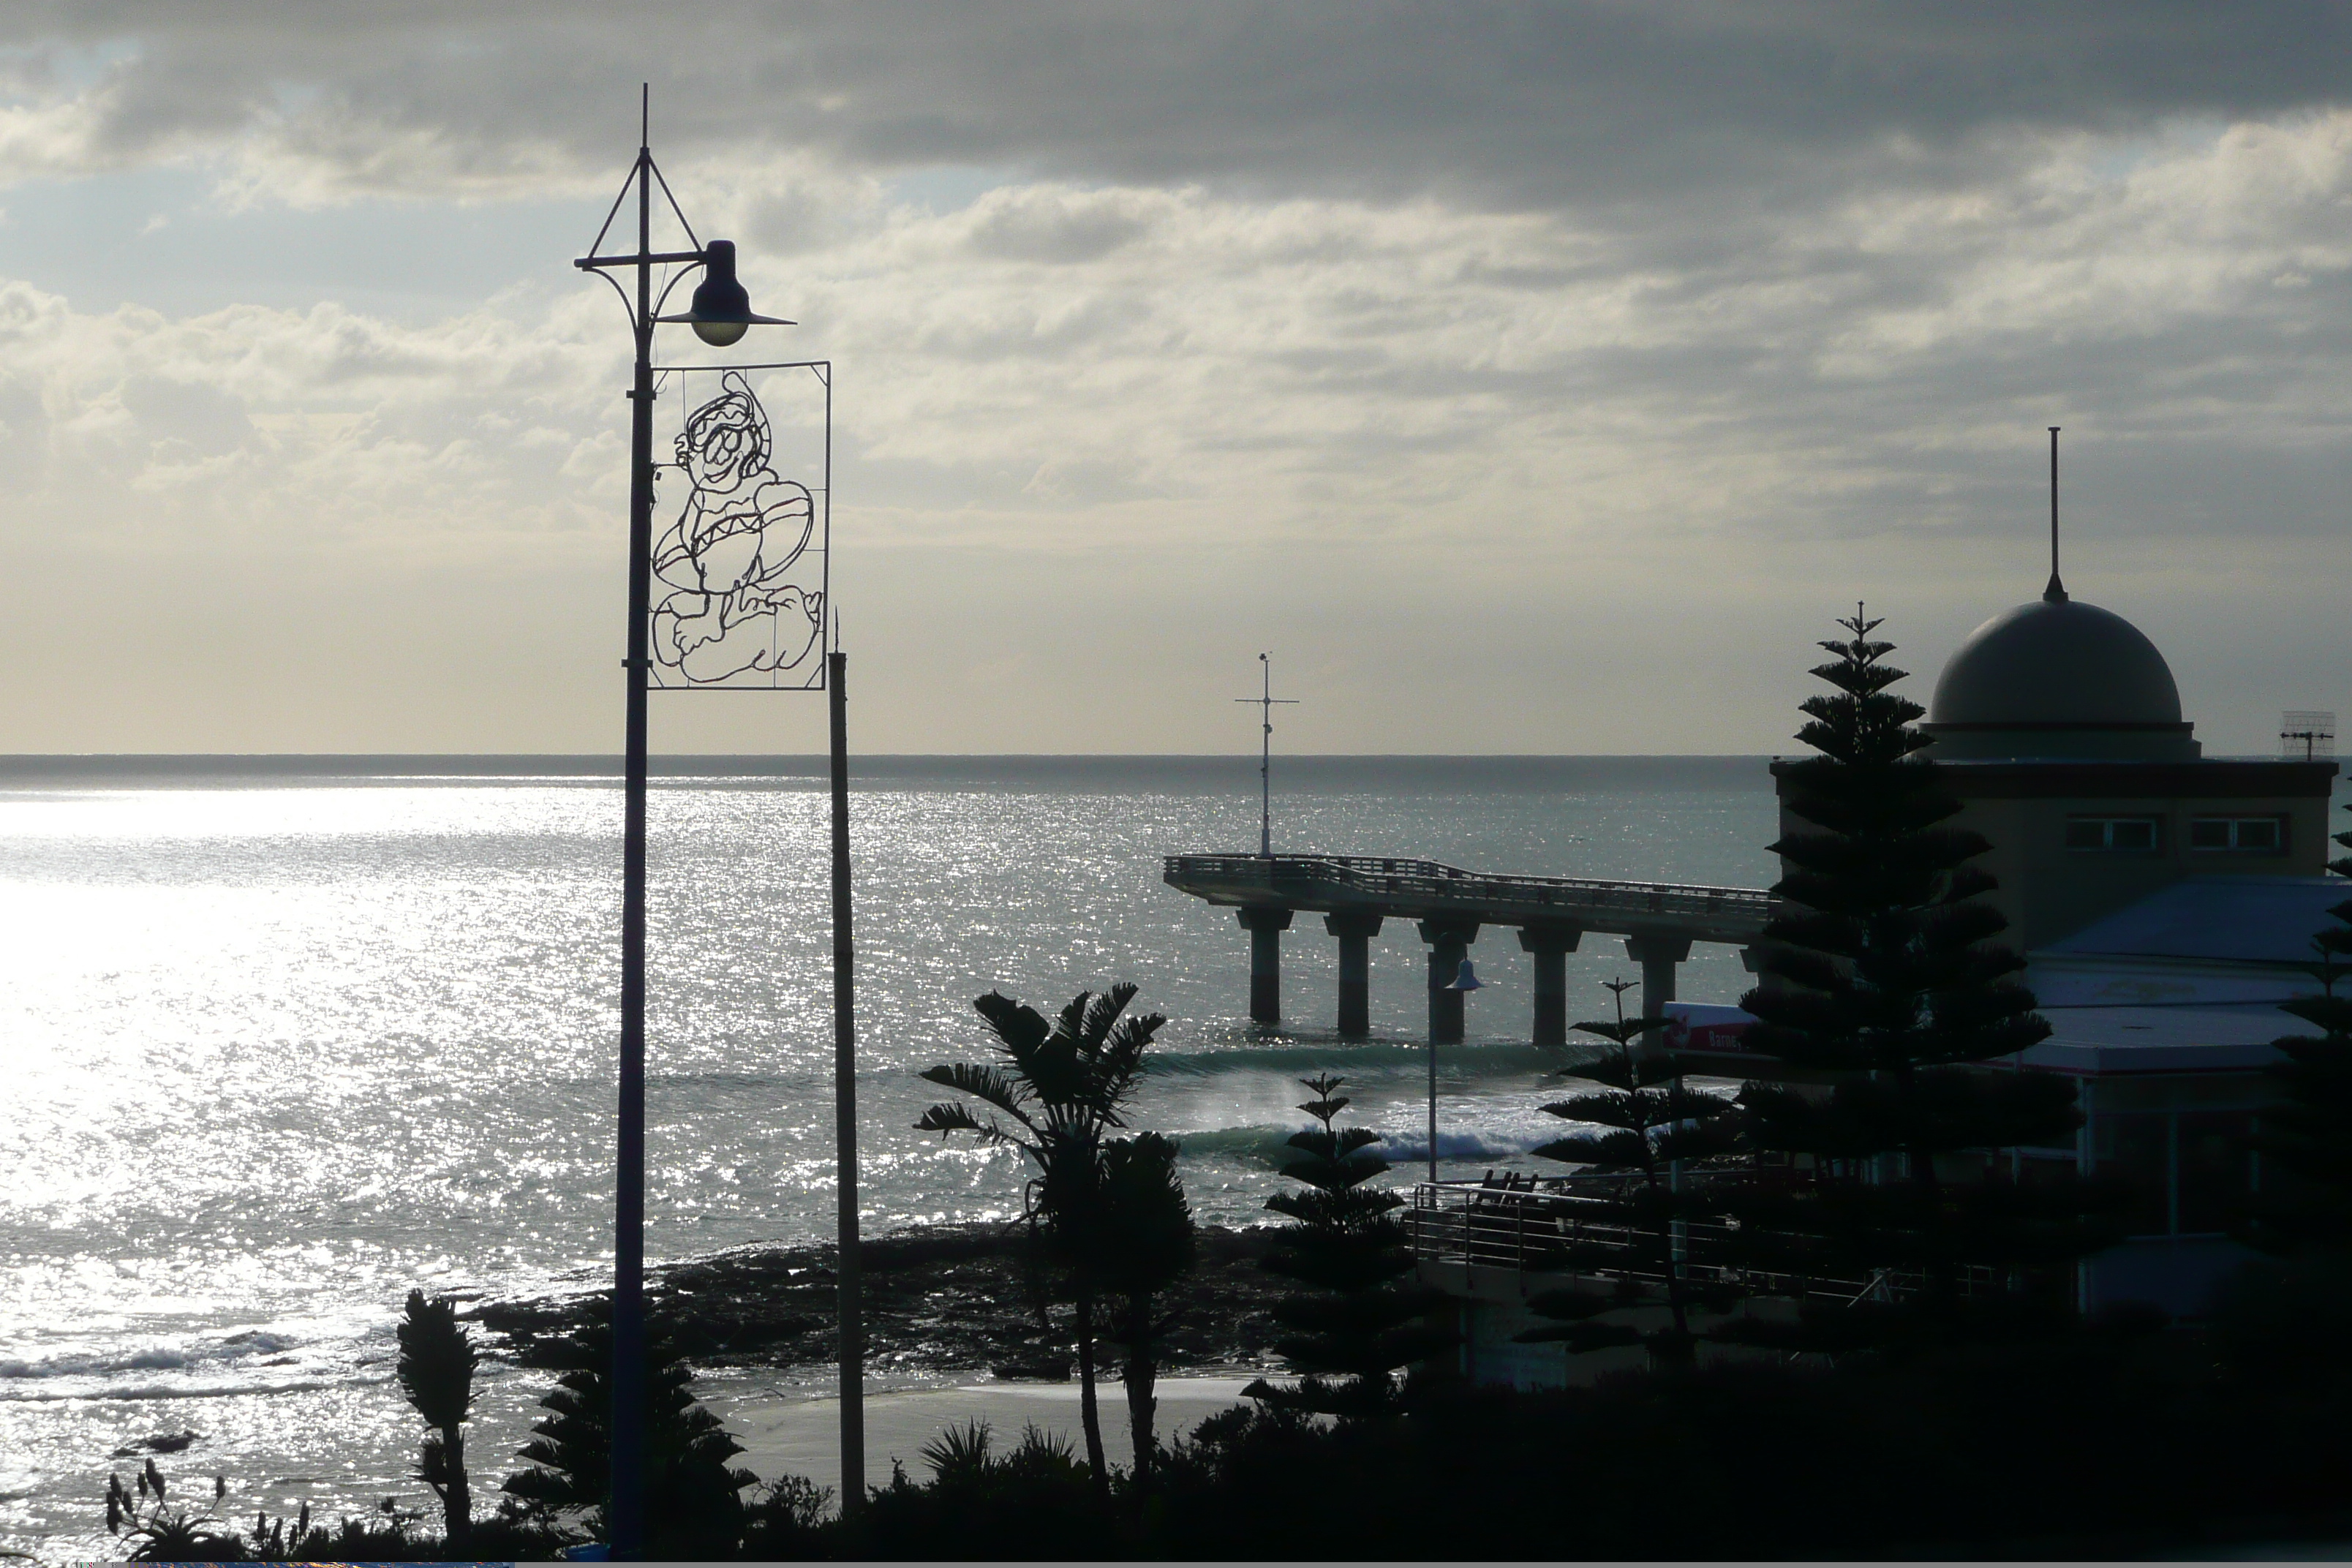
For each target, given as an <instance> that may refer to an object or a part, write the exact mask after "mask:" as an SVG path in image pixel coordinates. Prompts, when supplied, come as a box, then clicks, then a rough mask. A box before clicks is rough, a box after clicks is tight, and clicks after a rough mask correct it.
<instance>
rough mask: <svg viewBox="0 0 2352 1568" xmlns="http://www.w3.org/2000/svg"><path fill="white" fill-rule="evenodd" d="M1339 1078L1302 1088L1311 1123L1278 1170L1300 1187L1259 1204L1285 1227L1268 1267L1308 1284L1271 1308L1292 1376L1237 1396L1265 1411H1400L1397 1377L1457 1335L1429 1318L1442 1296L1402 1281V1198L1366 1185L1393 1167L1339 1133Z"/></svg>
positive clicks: (1362, 1414)
mask: <svg viewBox="0 0 2352 1568" xmlns="http://www.w3.org/2000/svg"><path fill="white" fill-rule="evenodd" d="M1345 1081H1346V1080H1344V1079H1339V1078H1334V1077H1332V1076H1331V1075H1329V1074H1328V1073H1323V1074H1318V1075H1317V1076H1316V1077H1314V1078H1310V1079H1300V1080H1299V1082H1300V1084H1301V1085H1302V1086H1303V1087H1304V1088H1305V1089H1307V1091H1308V1092H1309V1093H1310V1094H1312V1095H1313V1096H1314V1098H1313V1099H1312V1100H1307V1101H1306V1102H1305V1103H1304V1104H1302V1105H1300V1106H1299V1108H1298V1109H1299V1110H1303V1111H1305V1112H1306V1113H1307V1115H1308V1116H1310V1117H1313V1118H1314V1119H1315V1121H1316V1123H1317V1125H1316V1126H1314V1127H1312V1128H1309V1129H1307V1131H1303V1132H1296V1133H1293V1134H1292V1135H1291V1136H1290V1138H1289V1140H1288V1144H1289V1147H1291V1148H1293V1149H1296V1150H1297V1151H1298V1152H1299V1156H1300V1157H1299V1158H1297V1159H1295V1160H1292V1161H1291V1162H1290V1163H1288V1164H1286V1165H1285V1166H1284V1167H1283V1168H1282V1173H1283V1174H1284V1175H1285V1176H1286V1177H1288V1178H1289V1179H1290V1180H1292V1181H1294V1182H1297V1183H1298V1184H1299V1185H1300V1186H1301V1187H1302V1188H1303V1189H1304V1190H1303V1191H1300V1192H1283V1193H1276V1194H1274V1195H1273V1196H1272V1197H1270V1198H1268V1199H1266V1202H1265V1206H1266V1207H1267V1208H1269V1209H1272V1210H1273V1211H1274V1212H1275V1213H1276V1214H1278V1215H1283V1216H1284V1217H1285V1218H1286V1219H1288V1220H1289V1221H1290V1223H1289V1224H1288V1225H1286V1226H1283V1227H1282V1228H1281V1229H1280V1230H1279V1231H1278V1232H1276V1245H1275V1250H1274V1251H1273V1253H1272V1254H1270V1255H1269V1256H1268V1257H1267V1258H1266V1260H1265V1267H1266V1268H1269V1269H1271V1270H1272V1271H1274V1272H1275V1273H1277V1274H1281V1275H1283V1276H1285V1277H1286V1278H1288V1279H1295V1280H1297V1282H1298V1283H1299V1284H1301V1285H1303V1286H1306V1287H1307V1290H1306V1291H1305V1292H1303V1293H1301V1294H1298V1295H1295V1296H1291V1297H1289V1298H1286V1300H1282V1301H1279V1302H1277V1303H1276V1305H1275V1307H1274V1316H1275V1319H1276V1321H1277V1322H1279V1323H1281V1324H1282V1326H1283V1327H1284V1328H1285V1329H1286V1330H1287V1331H1288V1332H1287V1333H1286V1334H1285V1335H1284V1336H1283V1337H1282V1338H1281V1339H1279V1340H1277V1341H1276V1342H1275V1347H1274V1348H1275V1350H1276V1352H1277V1353H1278V1354H1280V1355H1281V1356H1282V1358H1283V1359H1284V1360H1285V1361H1286V1362H1288V1363H1290V1365H1291V1367H1292V1369H1293V1370H1294V1371H1295V1372H1297V1373H1298V1374H1299V1376H1298V1380H1297V1382H1296V1383H1294V1384H1273V1383H1268V1382H1267V1381H1266V1380H1265V1379H1264V1378H1259V1379H1257V1380H1256V1381H1255V1382H1254V1383H1252V1384H1250V1385H1249V1386H1248V1387H1247V1388H1245V1389H1244V1390H1243V1393H1244V1394H1247V1395H1248V1396H1249V1397H1250V1398H1252V1399H1255V1400H1257V1401H1259V1402H1261V1403H1262V1404H1264V1405H1267V1406H1269V1407H1272V1408H1276V1409H1287V1410H1296V1411H1306V1412H1311V1413H1314V1414H1318V1415H1334V1416H1337V1417H1339V1419H1341V1420H1343V1421H1362V1420H1370V1419H1375V1418H1378V1417H1381V1416H1385V1415H1393V1414H1394V1413H1396V1412H1397V1411H1398V1410H1399V1409H1400V1408H1401V1407H1402V1404H1403V1390H1402V1386H1401V1384H1399V1383H1398V1380H1397V1373H1400V1372H1402V1371H1403V1370H1404V1369H1405V1368H1407V1367H1410V1366H1412V1364H1413V1363H1416V1362H1423V1361H1426V1360H1428V1359H1429V1358H1430V1357H1431V1356H1433V1355H1436V1354H1438V1353H1440V1352H1443V1351H1445V1350H1447V1349H1450V1348H1451V1347H1452V1346H1453V1345H1454V1343H1456V1342H1457V1336H1455V1335H1454V1334H1453V1333H1450V1332H1448V1331H1444V1330H1442V1329H1437V1328H1434V1327H1433V1326H1431V1324H1430V1322H1429V1315H1430V1313H1431V1312H1432V1311H1433V1310H1435V1309H1437V1308H1439V1307H1441V1306H1442V1305H1443V1304H1444V1302H1445V1300H1447V1298H1446V1297H1445V1296H1444V1293H1443V1292H1441V1291H1435V1290H1430V1289H1422V1288H1420V1287H1417V1286H1409V1285H1404V1284H1402V1283H1401V1281H1402V1279H1403V1278H1404V1277H1405V1276H1406V1275H1408V1274H1411V1273H1412V1271H1413V1258H1412V1248H1411V1247H1410V1246H1409V1245H1408V1240H1407V1237H1406V1235H1405V1229H1404V1226H1403V1225H1402V1223H1400V1222H1399V1220H1398V1218H1397V1215H1396V1211H1397V1210H1398V1209H1400V1208H1402V1207H1403V1206H1404V1204H1405V1201H1406V1200H1405V1196H1404V1194H1402V1193H1400V1192H1398V1191H1397V1190H1396V1189H1395V1188H1393V1187H1386V1186H1372V1185H1370V1183H1371V1182H1372V1180H1373V1179H1374V1178H1376V1177H1378V1176H1380V1175H1381V1174H1383V1173H1386V1172H1387V1170H1388V1168H1389V1164H1388V1162H1387V1161H1386V1160H1384V1159H1382V1158H1381V1156H1380V1155H1379V1154H1378V1153H1376V1152H1374V1145H1376V1144H1378V1143H1379V1142H1381V1134H1380V1133H1378V1132H1376V1131H1372V1130H1371V1129H1370V1128H1365V1127H1348V1128H1342V1127H1340V1126H1339V1113H1340V1112H1341V1111H1342V1110H1346V1109H1347V1107H1348V1099H1347V1097H1346V1096H1344V1095H1342V1094H1340V1093H1339V1089H1340V1087H1341V1085H1342V1084H1343V1083H1344V1082H1345Z"/></svg>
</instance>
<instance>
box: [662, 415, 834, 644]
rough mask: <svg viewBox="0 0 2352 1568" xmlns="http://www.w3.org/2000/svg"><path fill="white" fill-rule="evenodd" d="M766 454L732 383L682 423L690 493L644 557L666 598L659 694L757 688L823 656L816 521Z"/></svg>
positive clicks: (762, 432) (682, 465) (766, 432)
mask: <svg viewBox="0 0 2352 1568" xmlns="http://www.w3.org/2000/svg"><path fill="white" fill-rule="evenodd" d="M774 450H775V442H774V437H773V433H772V430H771V428H770V426H769V424H768V412H767V410H766V409H764V408H762V407H761V406H760V400H759V398H758V397H756V396H754V395H752V392H751V384H750V383H749V382H747V381H745V380H744V379H743V377H742V375H741V374H740V373H737V372H733V371H730V372H729V373H728V374H726V376H725V377H724V378H723V379H722V380H721V381H720V383H719V395H718V396H716V397H714V398H712V399H711V400H710V401H709V402H708V403H706V404H704V405H702V406H701V407H699V408H698V409H696V410H695V411H694V412H693V413H692V414H690V415H688V416H687V419H686V427H685V429H684V431H683V432H682V433H681V434H680V435H679V436H678V438H677V467H678V468H679V469H680V471H682V472H683V473H684V474H685V475H686V478H687V483H688V485H689V486H690V487H691V488H690V489H688V492H687V497H686V505H685V506H684V507H682V508H681V509H680V510H679V511H678V514H677V521H676V522H675V523H673V524H671V525H670V527H669V529H668V531H666V532H665V533H663V535H662V536H661V539H660V541H659V542H657V543H656V544H655V546H654V577H655V579H656V582H658V583H659V584H661V585H662V588H666V589H667V590H668V594H667V597H664V598H663V599H661V601H660V602H659V603H658V604H656V605H655V606H654V611H653V627H652V631H653V650H654V664H655V666H656V670H655V676H656V680H657V681H658V683H659V684H661V685H664V686H715V685H721V684H725V683H728V682H730V681H740V680H741V679H743V678H745V677H767V678H768V679H767V680H762V681H760V682H759V684H762V685H766V684H770V683H772V682H773V681H774V678H775V677H776V676H778V675H780V674H782V673H783V672H785V671H788V670H793V669H795V668H799V667H800V666H801V665H802V664H803V662H804V661H807V660H810V659H812V658H814V657H815V656H816V655H817V654H818V653H819V652H820V651H821V650H820V648H819V637H818V633H819V631H820V629H821V628H822V627H823V626H824V589H823V588H822V586H821V585H819V584H821V583H822V581H823V578H822V572H823V566H822V563H820V562H819V561H817V560H815V559H814V558H812V557H811V552H810V551H809V541H810V537H811V535H812V532H813V531H814V528H815V525H816V509H815V507H814V504H813V502H812V500H811V498H810V495H809V490H808V487H807V486H805V485H801V484H795V483H794V482H793V481H792V480H790V479H784V478H782V476H780V475H779V474H778V473H777V472H776V470H775V468H773V467H772V459H773V455H774ZM660 592H661V588H657V589H656V593H660Z"/></svg>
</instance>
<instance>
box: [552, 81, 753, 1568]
mask: <svg viewBox="0 0 2352 1568" xmlns="http://www.w3.org/2000/svg"><path fill="white" fill-rule="evenodd" d="M650 99H651V90H650V89H649V88H648V89H644V95H643V96H642V97H641V98H640V100H639V119H638V136H637V158H636V163H635V164H634V165H633V166H632V167H631V168H630V171H629V177H628V179H627V180H626V181H625V182H624V183H623V184H622V186H621V194H620V195H618V196H617V197H615V198H614V202H613V208H612V211H610V212H608V213H606V214H605V215H604V227H603V228H601V229H599V230H597V231H596V238H595V241H594V243H593V244H591V245H590V246H589V247H588V250H589V254H587V255H586V256H583V257H581V258H578V259H577V260H575V261H574V262H573V263H572V265H573V266H574V267H577V268H580V269H581V270H583V271H584V272H593V273H594V274H595V275H596V276H598V277H600V278H603V279H604V280H605V281H606V282H608V283H610V284H612V285H613V288H614V291H615V292H617V293H618V294H619V295H620V296H621V302H622V305H623V307H624V308H625V310H627V311H628V314H629V331H630V333H631V335H632V337H633V338H634V339H635V346H636V374H635V379H634V380H633V382H632V383H631V384H630V389H629V400H630V401H629V612H628V613H629V632H628V657H627V658H625V660H624V661H623V665H624V668H625V670H626V672H627V680H626V687H627V691H628V700H627V713H626V719H625V724H624V743H623V752H624V753H625V760H624V763H623V767H622V798H623V805H622V832H621V1075H620V1105H619V1112H620V1114H619V1122H620V1134H619V1150H618V1158H617V1168H616V1173H615V1179H614V1200H613V1211H614V1212H613V1385H612V1386H613V1416H612V1455H611V1461H610V1462H611V1470H610V1476H611V1485H612V1507H611V1510H610V1511H609V1513H608V1514H607V1516H606V1518H607V1522H608V1525H609V1527H610V1530H611V1533H612V1551H613V1554H614V1556H615V1557H617V1558H623V1559H629V1558H636V1557H641V1556H643V1555H644V1553H645V1541H646V1535H645V1530H646V1514H645V1496H646V1485H645V1482H646V1297H645V1289H646V690H647V689H648V686H649V684H650V682H651V679H652V670H653V649H652V642H651V634H650V620H651V616H652V608H653V510H654V457H653V447H654V373H653V345H654V327H655V325H656V323H657V322H662V321H677V322H682V323H685V324H688V325H690V326H692V327H693V328H694V333H695V336H697V337H698V338H700V339H701V340H702V341H703V342H706V343H709V344H711V345H712V346H713V347H724V346H726V345H727V344H730V343H732V342H736V341H737V340H739V339H740V338H741V337H742V335H743V333H744V331H746V330H747V329H748V328H750V327H751V326H754V325H760V324H765V325H772V326H787V327H788V326H791V325H792V324H793V323H792V322H790V321H778V320H776V318H774V317H772V316H759V315H754V314H752V312H751V296H750V295H749V294H748V293H747V292H746V291H745V290H744V288H743V285H742V284H741V283H740V282H738V281H737V280H736V278H735V247H734V245H733V244H732V243H731V242H730V241H728V240H723V239H714V240H712V241H710V242H709V244H708V245H705V244H703V243H702V242H701V241H700V240H699V239H697V238H696V237H695V233H694V228H693V226H692V225H690V224H688V223H687V221H686V215H685V214H684V213H681V212H679V211H678V210H677V198H676V197H674V196H672V195H670V192H669V184H668V182H667V181H666V180H664V179H663V178H662V176H661V171H660V170H659V169H657V168H656V167H655V166H654V155H653V153H652V150H651V148H650V146H649V140H650V139H649V137H648V135H647V133H646V132H647V130H648V120H649V116H650V108H651V103H650ZM656 186H659V188H660V190H661V194H662V197H663V199H664V200H665V201H667V203H668V204H669V209H670V211H671V213H672V214H673V215H674V216H676V217H677V221H678V224H679V226H681V227H683V228H684V229H685V230H686V236H687V239H688V242H689V244H690V245H691V246H692V247H693V248H691V249H688V250H672V251H656V250H655V249H654V247H653V210H654V209H653V199H654V191H655V188H656ZM633 188H634V189H635V192H636V197H637V246H636V249H635V251H634V252H629V253H625V254H618V255H610V256H608V255H604V254H601V252H602V249H603V246H604V237H605V236H606V235H607V234H608V233H610V232H611V230H612V227H613V220H614V218H615V217H618V216H620V212H621V205H622V203H623V202H625V201H626V200H627V199H628V197H629V193H630V191H631V190H632V189H633ZM672 266H675V267H681V268H687V269H688V270H687V271H684V272H680V273H679V274H678V275H677V277H676V278H673V279H671V280H670V282H669V284H668V285H667V287H665V288H664V289H663V290H662V292H661V295H660V296H659V297H658V298H656V295H655V293H654V269H655V268H657V267H672ZM693 268H701V270H702V281H701V282H700V283H699V284H698V285H697V286H696V288H695V290H694V294H693V296H692V300H691V303H690V305H689V307H688V310H685V311H684V312H682V313H680V314H677V315H668V316H665V315H662V314H660V313H659V312H660V310H661V308H662V306H663V305H664V304H666V303H667V300H668V297H669V290H670V289H674V288H676V287H677V282H678V280H679V279H683V278H684V277H686V276H688V275H689V273H690V272H691V270H692V269H693ZM615 274H618V276H615ZM622 279H629V285H633V287H631V286H625V284H624V283H623V281H622Z"/></svg>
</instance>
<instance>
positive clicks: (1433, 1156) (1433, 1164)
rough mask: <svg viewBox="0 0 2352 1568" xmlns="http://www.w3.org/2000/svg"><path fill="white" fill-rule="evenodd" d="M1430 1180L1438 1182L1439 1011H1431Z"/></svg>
mask: <svg viewBox="0 0 2352 1568" xmlns="http://www.w3.org/2000/svg"><path fill="white" fill-rule="evenodd" d="M1429 1179H1430V1180H1431V1181H1432V1182H1434V1181H1436V1180H1437V1009H1436V1008H1435V1007H1434V1006H1433V1007H1431V1008H1430V1010H1429Z"/></svg>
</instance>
